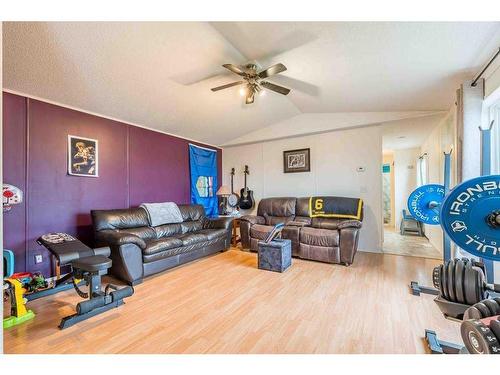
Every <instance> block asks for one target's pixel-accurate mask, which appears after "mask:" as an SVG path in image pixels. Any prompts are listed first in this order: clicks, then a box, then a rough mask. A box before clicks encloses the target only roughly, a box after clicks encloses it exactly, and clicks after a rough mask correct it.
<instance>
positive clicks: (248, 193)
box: [240, 165, 255, 210]
mask: <svg viewBox="0 0 500 375" xmlns="http://www.w3.org/2000/svg"><path fill="white" fill-rule="evenodd" d="M243 173H244V174H245V187H244V188H243V189H241V190H240V208H241V209H243V210H249V209H251V208H252V207H253V206H254V204H255V200H254V199H253V191H252V190H249V189H248V186H247V175H249V174H250V171H249V170H248V165H245V170H244V171H243Z"/></svg>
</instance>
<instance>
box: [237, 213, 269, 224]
mask: <svg viewBox="0 0 500 375" xmlns="http://www.w3.org/2000/svg"><path fill="white" fill-rule="evenodd" d="M241 221H247V222H249V223H250V224H251V225H254V224H262V225H265V224H266V219H265V218H264V217H263V216H256V215H245V216H242V217H241Z"/></svg>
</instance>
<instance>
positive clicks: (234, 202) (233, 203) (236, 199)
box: [227, 168, 240, 208]
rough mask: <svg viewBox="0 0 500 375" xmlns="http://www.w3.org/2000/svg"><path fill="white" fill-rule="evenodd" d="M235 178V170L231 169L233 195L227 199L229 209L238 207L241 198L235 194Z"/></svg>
mask: <svg viewBox="0 0 500 375" xmlns="http://www.w3.org/2000/svg"><path fill="white" fill-rule="evenodd" d="M233 177H234V168H231V195H230V196H229V197H227V204H228V205H229V207H233V208H235V207H238V202H239V201H240V196H239V195H238V194H236V193H235V192H234V187H233Z"/></svg>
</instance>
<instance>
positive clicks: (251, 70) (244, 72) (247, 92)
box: [211, 63, 290, 104]
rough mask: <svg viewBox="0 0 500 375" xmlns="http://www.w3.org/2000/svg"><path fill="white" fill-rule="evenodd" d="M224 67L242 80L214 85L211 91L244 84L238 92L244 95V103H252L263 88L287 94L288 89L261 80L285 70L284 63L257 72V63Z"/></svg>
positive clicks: (263, 93) (262, 92) (262, 93)
mask: <svg viewBox="0 0 500 375" xmlns="http://www.w3.org/2000/svg"><path fill="white" fill-rule="evenodd" d="M222 66H223V67H224V68H226V69H228V70H230V71H231V72H233V73H235V74H237V75H239V76H241V77H243V81H237V82H232V83H228V84H225V85H222V86H218V87H214V88H212V89H211V90H212V91H214V92H215V91H219V90H224V89H227V88H229V87H233V86H237V85H242V84H245V86H244V87H242V88H240V90H239V93H240V95H241V96H242V97H245V103H246V104H252V103H253V102H254V100H255V94H259V96H260V95H265V90H263V89H264V88H266V89H268V90H271V91H274V92H277V93H278V94H281V95H288V93H289V92H290V89H288V88H286V87H283V86H280V85H277V84H274V83H271V82H267V81H261V80H262V79H264V78H267V77H270V76H273V75H276V74H279V73H281V72H284V71H285V70H286V67H285V65H283V64H281V63H279V64H275V65H273V66H271V67H269V68H267V69H265V70H263V71H261V72H257V65H255V64H247V65H245V66H238V65H234V64H224V65H222Z"/></svg>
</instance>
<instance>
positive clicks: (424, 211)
mask: <svg viewBox="0 0 500 375" xmlns="http://www.w3.org/2000/svg"><path fill="white" fill-rule="evenodd" d="M443 199H444V186H443V185H437V184H429V185H422V186H420V187H418V188H416V189H415V190H413V191H412V192H411V194H410V196H409V197H408V211H409V212H410V214H411V215H412V216H413V217H414V218H415V220H418V221H420V222H422V223H425V224H429V225H439V209H440V207H441V203H442V202H443ZM434 205H435V206H434Z"/></svg>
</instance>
